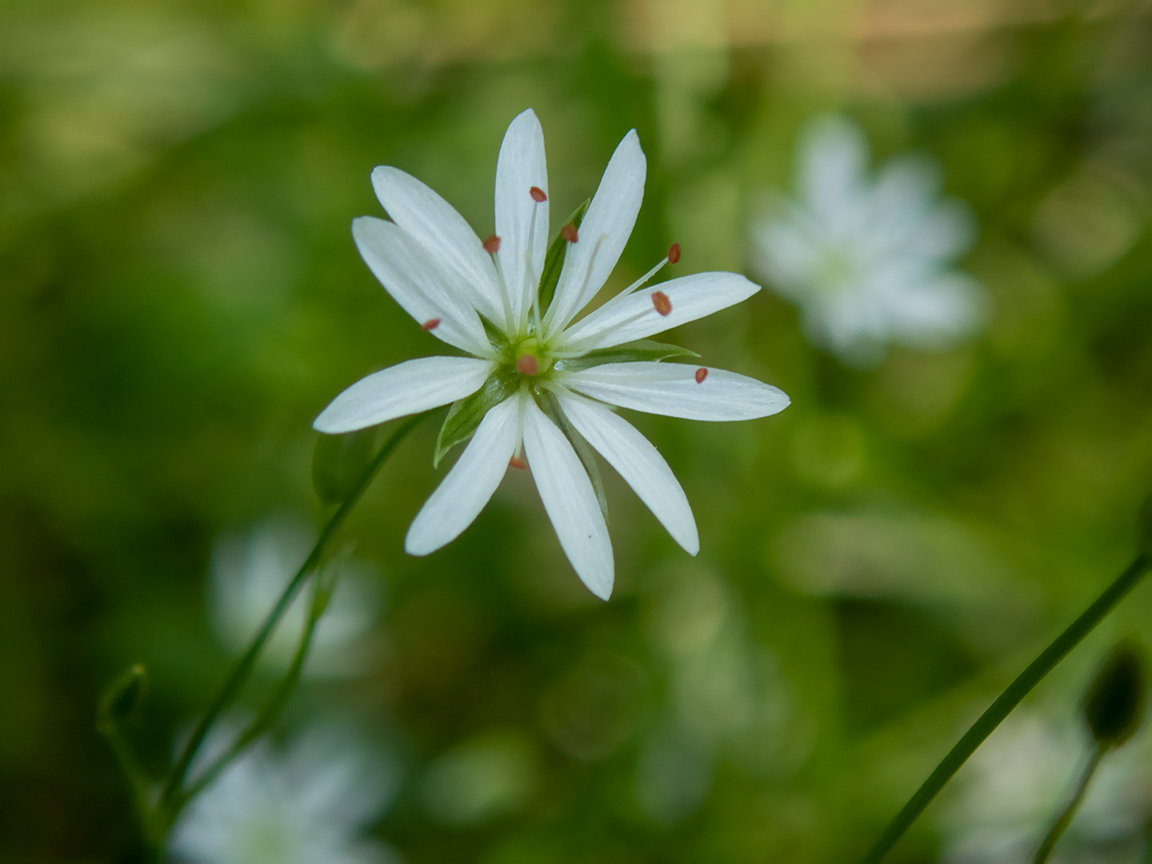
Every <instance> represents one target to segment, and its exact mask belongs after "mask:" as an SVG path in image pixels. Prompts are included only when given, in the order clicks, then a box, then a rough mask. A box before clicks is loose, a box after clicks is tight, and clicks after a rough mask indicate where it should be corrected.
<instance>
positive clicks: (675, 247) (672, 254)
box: [668, 243, 680, 264]
mask: <svg viewBox="0 0 1152 864" xmlns="http://www.w3.org/2000/svg"><path fill="white" fill-rule="evenodd" d="M668 263H669V264H679V263H680V244H679V243H673V244H672V246H671V247H670V248H669V249H668Z"/></svg>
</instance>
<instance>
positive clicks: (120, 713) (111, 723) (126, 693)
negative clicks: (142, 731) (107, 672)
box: [96, 663, 148, 735]
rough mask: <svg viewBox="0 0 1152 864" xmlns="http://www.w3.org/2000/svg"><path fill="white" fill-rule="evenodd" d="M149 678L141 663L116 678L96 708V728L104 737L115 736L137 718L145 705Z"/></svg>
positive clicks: (130, 667)
mask: <svg viewBox="0 0 1152 864" xmlns="http://www.w3.org/2000/svg"><path fill="white" fill-rule="evenodd" d="M147 682H148V676H147V675H146V673H145V672H144V666H143V664H141V663H136V664H133V665H132V666H129V667H128V668H127V669H126V670H125V671H124V672H123V673H122V674H121V675H120V676H119V677H117V678H116V680H115V681H113V682H112V683H111V684H109V685H108V689H106V690H105V691H104V695H103V696H101V697H100V704H99V705H98V706H97V708H96V728H97V729H99V730H100V732H101V733H102V734H104V735H112V734H115V733H116V731H117V730H119V728H120V727H121V726H123V725H124V723H126V722H127V721H128V720H131V719H132V717H133V716H135V714H136V712H137V711H139V710H140V706H141V705H143V704H144V690H145V685H146V684H147Z"/></svg>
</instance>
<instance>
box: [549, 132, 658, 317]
mask: <svg viewBox="0 0 1152 864" xmlns="http://www.w3.org/2000/svg"><path fill="white" fill-rule="evenodd" d="M646 166H647V162H646V160H645V159H644V151H643V150H641V149H640V138H639V136H637V134H636V130H635V129H633V130H632V131H631V132H629V133H628V134H627V135H625V136H624V140H623V141H621V142H620V144H619V146H617V148H616V152H615V153H613V154H612V158H611V160H609V162H608V167H607V168H605V169H604V176H603V178H601V180H600V186H599V187H598V188H597V189H596V194H595V195H594V196H593V198H592V203H591V204H589V205H588V212H587V213H585V214H584V220H583V221H582V222H581V223H580V230H579V232H578V234H579V239H578V240H577V242H576V243H573V244H572V245H570V246H569V247H568V253H567V255H566V256H565V258H564V269H563V270H562V271H561V272H560V281H559V282H558V283H557V284H556V295H555V297H554V298H553V300H552V305H551V306H550V307H549V308H548V326H547V328H546V329H547V332H548V333H549V334H553V333H557V332H559V331H560V330H563V329H564V328H565V327H566V326H567V325H568V322H569V321H571V320H572V317H573V316H574V315H575V314H576V313H577V312H579V311H580V310H581V309H583V308H584V306H585V304H586V303H587V302H588V301H589V300H591V299H592V297H593V296H595V294H596V292H597V291H599V290H600V286H602V285H603V284H604V283H605V282H606V281H607V279H608V275H609V274H610V273H611V272H612V268H613V267H615V266H616V262H617V261H618V260H619V258H620V253H621V252H623V251H624V246H625V244H626V243H627V242H628V237H629V236H630V235H631V234H632V226H633V225H635V224H636V214H637V213H639V212H640V202H641V201H642V200H643V199H644V173H645V171H646V170H647V168H646Z"/></svg>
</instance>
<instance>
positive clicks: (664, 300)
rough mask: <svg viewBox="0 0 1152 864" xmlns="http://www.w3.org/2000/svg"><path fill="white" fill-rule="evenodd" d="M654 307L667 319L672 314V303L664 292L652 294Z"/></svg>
mask: <svg viewBox="0 0 1152 864" xmlns="http://www.w3.org/2000/svg"><path fill="white" fill-rule="evenodd" d="M652 305H653V306H655V307H656V311H657V312H659V313H660V314H661V315H663V316H664V317H665V318H667V317H668V316H669V315H671V314H672V301H671V300H669V299H668V295H667V294H665V293H664V292H663V291H653V292H652Z"/></svg>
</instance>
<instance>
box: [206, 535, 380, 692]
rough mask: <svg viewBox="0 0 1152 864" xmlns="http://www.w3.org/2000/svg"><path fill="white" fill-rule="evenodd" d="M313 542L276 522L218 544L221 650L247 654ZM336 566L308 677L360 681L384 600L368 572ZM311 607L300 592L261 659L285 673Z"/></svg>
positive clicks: (212, 608)
mask: <svg viewBox="0 0 1152 864" xmlns="http://www.w3.org/2000/svg"><path fill="white" fill-rule="evenodd" d="M315 539H316V538H315V535H314V534H313V532H312V530H311V529H310V527H309V526H308V524H307V523H306V522H305V521H304V520H302V519H295V518H291V517H279V518H275V519H269V520H266V521H265V522H262V523H260V524H259V525H256V526H255V527H254V528H252V529H251V530H250V531H245V532H237V533H234V534H228V535H225V536H224V537H222V538H220V539H219V540H218V541H217V542H216V544H215V545H214V546H213V549H212V583H211V588H212V590H211V593H210V596H209V615H210V618H211V620H212V624H213V626H214V628H215V630H216V633H217V635H218V636H219V638H220V641H221V643H223V644H224V645H225V646H226V647H228V648H229V649H231V650H233V651H235V652H236V653H240V652H242V651H243V650H244V649H245V648H247V647H248V644H249V642H251V641H252V638H253V637H254V636H255V635H256V633H257V631H258V630H259V629H260V627H261V625H263V623H264V619H265V618H267V617H268V613H269V612H271V611H272V607H273V606H274V605H275V603H276V601H277V599H278V598H279V597H280V594H281V592H282V591H283V590H284V587H285V586H286V585H287V584H288V581H289V580H290V579H291V578H292V576H293V574H294V573H295V572H296V569H297V568H298V567H299V566H300V565H301V563H303V561H304V559H305V558H306V557H307V556H308V550H309V549H311V548H312V544H313V542H314V541H315ZM339 566H340V569H341V573H340V577H339V579H338V581H337V582H336V588H335V590H334V591H333V593H332V597H331V599H330V600H329V601H328V606H327V608H326V609H325V610H324V615H323V616H322V617H321V618H320V620H319V622H318V623H317V624H316V629H315V631H314V632H313V634H312V645H311V647H310V650H309V652H308V659H307V663H306V665H305V667H304V671H305V673H306V674H310V675H318V676H333V677H335V676H345V675H355V674H358V673H360V672H363V671H364V669H365V667H366V665H367V662H368V656H367V654H366V652H365V650H364V649H365V647H366V645H365V637H366V636H367V634H368V632H369V631H370V630H371V628H372V625H373V623H374V622H375V620H376V616H377V614H378V612H379V607H380V594H379V592H378V591H377V590H375V587H374V586H375V583H374V581H373V580H372V579H371V578H370V574H369V573H367V572H365V569H364V567H363V565H360V564H358V562H356V561H355V560H353V561H347V562H343V563H342V564H341V565H339ZM311 602H312V595H311V592H310V591H309V590H307V589H305V590H302V591H301V592H300V593H299V594H297V596H296V599H295V600H293V602H292V605H291V606H289V607H288V611H287V612H285V613H284V617H283V619H282V620H281V626H279V627H278V628H276V631H275V632H274V633H273V634H272V638H271V639H270V640H269V641H268V644H267V646H266V647H265V649H264V654H263V655H262V656H263V657H264V658H267V659H268V661H269V662H271V663H272V664H273V665H275V666H278V667H279V668H281V669H285V668H287V667H288V665H289V664H290V663H291V662H292V658H293V656H294V655H295V653H296V648H297V645H298V643H299V640H300V636H301V633H302V631H303V628H304V621H305V617H306V615H307V613H308V608H309V604H310V603H311Z"/></svg>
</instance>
